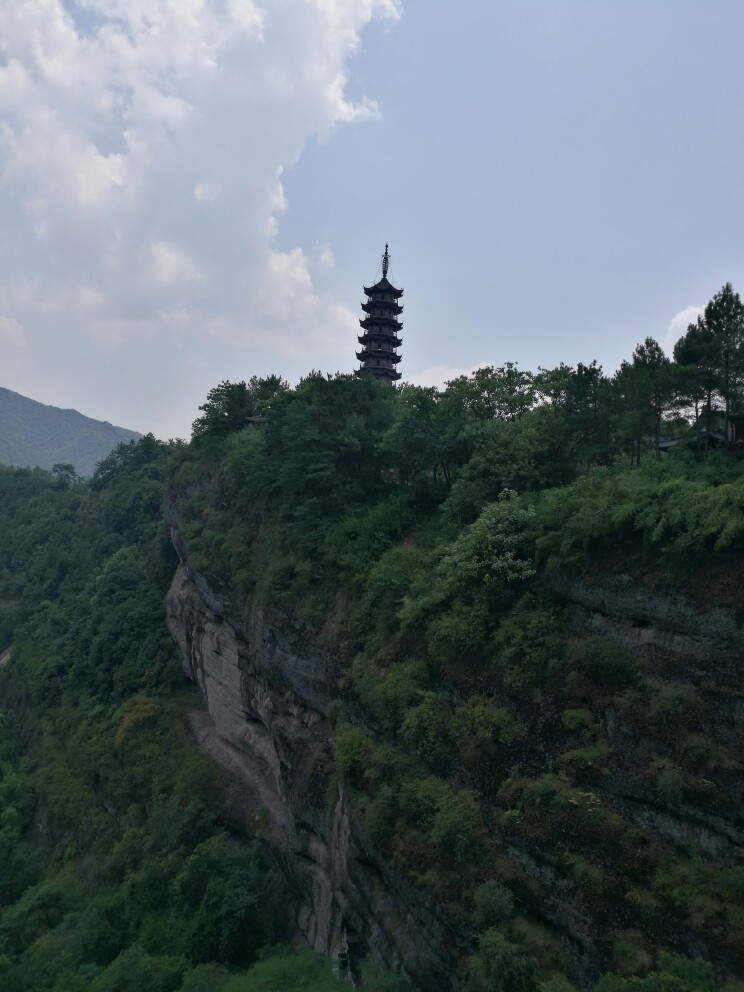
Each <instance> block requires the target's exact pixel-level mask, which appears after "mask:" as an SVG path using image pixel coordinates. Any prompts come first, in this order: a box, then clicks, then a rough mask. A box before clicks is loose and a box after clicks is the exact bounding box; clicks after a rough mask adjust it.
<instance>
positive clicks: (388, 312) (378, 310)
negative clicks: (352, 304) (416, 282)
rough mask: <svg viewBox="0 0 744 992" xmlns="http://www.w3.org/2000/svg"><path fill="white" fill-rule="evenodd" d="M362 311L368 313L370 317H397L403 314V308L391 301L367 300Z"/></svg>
mask: <svg viewBox="0 0 744 992" xmlns="http://www.w3.org/2000/svg"><path fill="white" fill-rule="evenodd" d="M362 310H364V312H365V313H368V314H369V315H370V317H373V316H377V317H390V316H396V317H397V316H398V314H400V313H403V307H402V306H401V305H400V304H399V303H393V302H391V301H390V300H375V299H372V300H367V302H366V303H362Z"/></svg>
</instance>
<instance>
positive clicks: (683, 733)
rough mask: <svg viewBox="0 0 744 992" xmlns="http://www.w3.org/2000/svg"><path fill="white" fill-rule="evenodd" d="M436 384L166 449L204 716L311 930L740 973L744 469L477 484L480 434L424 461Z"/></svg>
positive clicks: (460, 969) (490, 468) (473, 954)
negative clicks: (417, 454) (418, 454)
mask: <svg viewBox="0 0 744 992" xmlns="http://www.w3.org/2000/svg"><path fill="white" fill-rule="evenodd" d="M429 400H430V397H429V396H428V395H426V394H425V393H423V392H414V391H410V392H408V393H407V394H403V395H402V396H401V397H400V398H398V396H397V394H392V393H391V391H388V392H387V393H384V394H383V393H380V394H379V395H377V394H376V393H375V392H374V386H372V385H369V384H365V383H361V384H353V383H347V382H346V381H344V380H341V379H337V380H332V381H325V380H323V379H321V378H320V377H317V378H315V379H312V380H308V381H306V382H305V383H303V384H301V386H300V387H298V389H297V390H296V391H295V392H293V393H287V394H285V395H284V396H282V397H281V398H280V399H279V400H278V401H276V402H273V403H272V406H271V409H270V410H269V411H268V412H267V413H266V414H265V415H264V416H263V418H262V420H261V422H260V423H259V424H257V425H255V426H253V427H249V428H247V429H244V430H237V431H235V432H234V433H233V434H232V435H229V434H223V435H221V436H216V437H215V436H213V437H206V438H203V439H200V440H199V442H198V443H195V444H193V445H192V446H191V447H190V448H185V449H181V450H179V452H178V453H177V454H176V458H175V470H174V472H173V473H172V476H171V481H170V486H169V493H170V497H169V500H168V519H169V523H170V525H171V529H172V535H173V539H174V543H175V546H176V548H177V550H178V553H179V557H180V559H181V567H180V569H179V571H178V574H177V576H176V578H175V580H174V583H173V585H172V587H171V592H170V594H169V600H168V611H169V626H170V628H171V631H172V632H173V634H174V636H175V639H176V641H177V643H178V644H179V647H180V648H181V652H182V656H183V664H184V671H185V672H186V674H187V675H188V676H189V677H190V678H192V679H193V680H194V681H195V682H197V684H198V685H199V687H200V689H201V690H202V693H203V696H204V698H205V702H206V704H207V708H208V715H205V714H204V713H200V714H199V715H198V716H197V717H195V718H194V721H193V726H194V732H195V734H196V736H197V738H198V739H199V740H200V741H201V742H202V744H203V746H204V747H205V748H206V749H207V750H208V751H209V753H210V754H211V755H212V756H213V757H214V758H215V759H216V760H217V761H218V762H220V763H221V764H222V765H223V767H224V768H226V769H227V770H228V772H229V774H230V776H231V777H232V781H233V783H234V791H233V794H234V796H235V798H236V804H237V805H236V808H237V809H238V810H240V811H241V812H240V814H239V815H241V816H242V817H243V818H245V817H246V816H249V817H250V818H252V819H254V818H255V817H256V815H257V814H256V812H255V811H256V809H257V808H258V807H262V808H264V809H265V810H266V811H267V812H266V814H265V815H266V817H267V821H266V827H267V839H268V840H269V841H270V842H271V843H273V844H274V845H275V847H276V850H277V851H278V852H280V856H279V859H280V862H281V863H282V864H283V866H284V868H285V871H286V872H287V876H288V878H291V879H292V880H293V883H294V885H295V886H296V889H297V891H298V892H299V893H300V902H301V904H302V907H303V908H302V910H301V919H298V921H297V922H298V925H299V927H300V929H302V930H303V932H304V933H305V934H306V937H307V939H308V940H309V941H310V942H311V943H312V944H314V945H315V946H316V947H319V948H323V949H326V950H329V949H332V948H333V946H334V944H335V942H336V941H337V940H338V937H339V935H340V933H342V932H343V931H344V930H347V931H348V933H349V934H350V936H351V937H353V942H352V947H351V950H352V957H354V956H355V955H356V954H359V956H360V957H363V956H364V955H365V954H366V953H367V952H371V953H373V954H374V955H376V956H377V957H378V958H379V959H381V960H382V961H383V962H384V963H385V964H386V966H387V967H390V968H394V969H395V970H400V972H401V974H402V975H403V976H404V977H405V979H406V982H407V985H408V987H410V988H412V989H417V990H425V992H433V990H434V989H440V988H447V987H453V988H454V987H460V988H463V989H465V990H467V992H485V990H489V992H491V990H497V992H502V990H503V992H506V990H507V989H508V990H509V992H511V990H513V989H519V990H521V992H558V990H561V992H565V990H567V989H570V988H573V987H576V986H578V987H579V988H581V989H596V990H597V992H621V990H622V992H624V990H626V989H627V990H629V989H636V990H638V992H646V990H653V989H657V988H666V987H668V988H670V989H675V990H677V992H712V990H713V989H715V988H717V987H724V988H728V989H729V990H730V992H734V990H735V989H736V990H737V992H738V989H739V986H738V985H737V984H736V983H737V980H738V978H739V977H740V976H741V975H742V973H744V956H743V952H742V947H744V898H743V897H742V892H743V891H744V890H743V889H742V877H743V876H742V869H743V855H744V766H743V765H742V762H741V759H740V753H741V745H742V740H743V739H744V711H743V710H742V706H741V700H742V698H744V680H743V677H742V670H741V665H740V654H741V620H742V615H743V613H744V599H743V596H742V592H741V590H742V587H743V585H744V573H743V572H742V565H741V561H742V559H741V551H742V541H743V540H744V516H743V514H742V506H743V504H742V498H743V497H742V493H743V492H744V488H743V486H744V482H743V479H744V466H743V465H742V464H741V463H740V461H739V460H738V459H737V458H736V457H734V456H733V455H732V456H717V455H715V453H713V454H711V453H700V454H696V453H690V454H689V455H687V454H685V453H684V452H681V453H680V455H679V457H677V456H675V457H674V458H672V459H670V460H668V461H666V462H664V463H656V462H654V461H649V462H648V463H647V464H646V465H645V466H643V468H642V469H640V470H638V469H636V468H632V469H629V468H628V467H627V466H623V465H620V466H618V467H616V468H614V469H608V468H598V467H596V466H592V465H591V464H590V465H589V466H588V468H587V469H585V470H584V471H580V470H576V469H572V470H571V474H572V475H573V479H572V481H568V482H565V483H563V484H560V485H552V486H549V487H545V489H544V491H541V492H535V491H532V492H530V491H529V490H528V491H526V492H524V493H522V494H521V495H520V494H518V493H517V492H515V491H513V490H505V491H502V492H501V495H500V496H497V498H496V499H494V500H491V501H483V500H482V498H481V496H480V495H479V493H481V492H482V491H483V485H482V483H483V480H484V478H485V479H486V481H487V483H488V486H489V487H491V486H493V485H497V484H498V481H499V477H500V475H501V469H502V465H501V463H497V462H496V461H495V460H494V459H493V458H492V457H490V452H487V453H484V454H488V456H489V457H483V458H481V457H480V455H479V453H478V451H477V448H476V450H475V453H474V454H472V453H469V450H468V447H467V446H466V445H465V444H464V443H463V446H462V448H461V449H460V450H461V452H462V453H461V454H460V455H458V457H460V458H462V459H467V458H470V462H468V463H466V464H465V465H464V467H462V466H461V467H460V468H459V469H458V471H457V475H456V476H455V480H454V483H453V482H452V475H453V474H454V473H450V478H449V479H443V477H442V474H439V473H438V472H435V471H432V470H428V471H426V470H422V471H421V473H420V474H419V475H418V476H414V475H413V474H412V473H411V472H410V468H409V466H410V458H411V456H412V455H411V451H412V449H411V447H410V439H411V438H412V437H414V438H416V439H417V442H416V443H417V444H419V445H420V444H421V442H420V440H418V439H420V438H421V437H423V429H424V427H425V426H426V421H425V420H424V418H425V417H428V416H429V410H430V407H427V406H426V404H428V402H429ZM414 403H415V404H419V403H420V404H421V405H420V407H418V410H421V411H423V415H424V417H422V418H420V419H419V421H418V422H416V420H415V419H414V418H413V417H412V416H411V407H412V406H413V404H414ZM552 417H553V414H550V413H549V415H545V414H544V412H543V413H541V414H540V418H539V419H540V424H539V426H540V427H541V433H540V434H539V435H536V443H537V442H539V444H540V446H541V447H536V448H534V449H533V452H532V453H530V457H534V458H535V469H536V471H535V477H537V478H540V477H541V476H542V478H544V475H543V474H542V471H541V470H542V464H541V462H542V460H543V459H544V457H545V456H544V455H543V454H542V451H543V447H542V446H545V447H547V446H550V447H552V440H551V438H550V436H549V435H548V434H547V433H546V430H542V428H546V429H547V428H551V429H553V422H552V421H551V419H550V418H552ZM422 420H423V423H422ZM555 421H556V422H559V420H558V417H556V418H555ZM443 423H445V424H446V421H443ZM445 429H446V427H442V426H441V425H440V426H439V427H437V431H438V437H439V438H440V439H441V434H442V433H443V431H444V430H445ZM498 429H499V431H500V432H501V433H502V434H503V437H504V439H505V443H510V437H509V435H510V433H512V434H513V433H516V432H524V430H525V429H526V428H525V425H524V423H516V422H515V423H514V424H511V423H510V422H506V423H503V422H502V424H501V425H499V428H498ZM470 436H471V437H473V436H475V437H476V439H477V435H474V434H471V435H470ZM434 441H436V445H434V444H433V450H434V452H435V455H434V457H437V456H438V454H439V452H440V451H441V450H442V448H441V445H440V443H439V441H438V440H437V436H435V437H434ZM453 450H454V447H453ZM523 454H524V453H523ZM549 456H550V457H551V458H552V457H554V454H553V451H550V452H549ZM476 458H477V459H478V460H477V461H476ZM434 465H435V466H436V465H437V463H436V462H434ZM471 466H472V470H471ZM494 475H495V480H492V478H491V476H494ZM466 487H467V488H466ZM455 496H457V497H466V498H464V499H463V498H459V501H458V503H457V504H455V501H454V497H455ZM476 500H477V501H478V502H477V503H476ZM474 503H475V505H476V509H475V512H471V513H470V514H469V517H466V518H465V520H464V521H463V520H462V517H463V516H464V509H463V508H464V507H466V506H468V505H470V506H471V507H472V506H473V504H474ZM478 504H480V505H478ZM411 935H414V936H413V937H412V936H411Z"/></svg>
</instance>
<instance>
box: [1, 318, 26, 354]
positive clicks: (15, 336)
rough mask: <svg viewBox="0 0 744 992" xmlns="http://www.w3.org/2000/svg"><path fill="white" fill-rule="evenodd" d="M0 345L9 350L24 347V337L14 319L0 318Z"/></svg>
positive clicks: (21, 329) (21, 328)
mask: <svg viewBox="0 0 744 992" xmlns="http://www.w3.org/2000/svg"><path fill="white" fill-rule="evenodd" d="M0 344H1V345H3V346H4V347H8V346H9V347H11V348H25V347H26V335H25V334H24V333H23V327H22V326H21V325H20V323H19V322H18V321H17V320H16V319H15V317H2V316H0Z"/></svg>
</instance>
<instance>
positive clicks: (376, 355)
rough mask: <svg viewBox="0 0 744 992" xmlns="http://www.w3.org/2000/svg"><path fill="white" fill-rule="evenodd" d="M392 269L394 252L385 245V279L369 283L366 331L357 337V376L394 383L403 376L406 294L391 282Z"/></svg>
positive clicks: (363, 304)
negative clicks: (403, 300) (400, 367)
mask: <svg viewBox="0 0 744 992" xmlns="http://www.w3.org/2000/svg"><path fill="white" fill-rule="evenodd" d="M389 268H390V253H389V252H388V246H387V245H385V254H384V255H383V256H382V279H380V281H379V282H376V283H375V284H374V286H365V287H364V292H365V293H366V295H367V302H366V303H362V310H364V312H365V314H366V317H364V318H363V319H362V320H360V321H359V326H360V327H361V328H362V331H363V333H362V334H361V335H360V336H359V337H358V338H357V340H358V341H359V344H360V345H361V346H362V350H361V351H358V352H357V353H356V357H357V358H358V359H359V361H360V362H361V363H362V364H361V366H360V368H358V369H357V370H356V371H355V372H354V375H373V376H374V377H375V379H384V380H385V382H388V383H390V385H392V384H393V382H394V381H395V380H396V379H400V372H397V371H396V369H395V366H396V365H397V364H398V362H399V361H400V355H399V354H398V353H397V351H396V349H397V348H400V346H401V345H402V344H403V342H402V341H401V339H400V337H399V335H400V329H401V328H402V327H403V323H402V321H399V320H398V315H399V314H401V313H403V307H402V306H401V305H400V303H398V300H399V299H400V298H401V296H402V295H403V290H402V289H396V288H395V286H393V284H392V283H391V282H388V277H387V274H388V269H389Z"/></svg>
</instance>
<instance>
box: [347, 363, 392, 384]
mask: <svg viewBox="0 0 744 992" xmlns="http://www.w3.org/2000/svg"><path fill="white" fill-rule="evenodd" d="M354 375H373V376H374V377H375V379H384V380H385V381H386V382H389V383H390V384H391V385H392V383H393V382H394V381H395V380H396V379H400V378H402V376H403V373H402V372H396V371H395V370H394V369H392V368H389V367H387V366H383V365H380V366H377V365H376V366H374V367H373V366H370V365H362V367H361V368H359V369H354Z"/></svg>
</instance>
